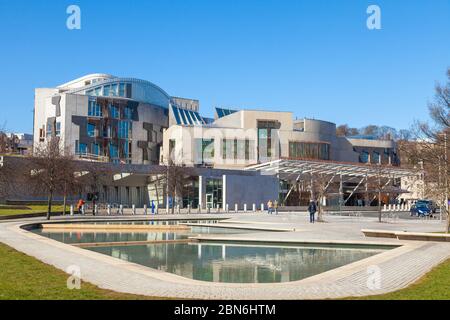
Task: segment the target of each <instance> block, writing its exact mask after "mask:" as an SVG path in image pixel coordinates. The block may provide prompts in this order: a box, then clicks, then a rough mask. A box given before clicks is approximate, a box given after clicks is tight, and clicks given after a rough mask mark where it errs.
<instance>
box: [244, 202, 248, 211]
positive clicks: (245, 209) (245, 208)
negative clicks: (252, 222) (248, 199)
mask: <svg viewBox="0 0 450 320" xmlns="http://www.w3.org/2000/svg"><path fill="white" fill-rule="evenodd" d="M244 212H247V204H246V203H244Z"/></svg>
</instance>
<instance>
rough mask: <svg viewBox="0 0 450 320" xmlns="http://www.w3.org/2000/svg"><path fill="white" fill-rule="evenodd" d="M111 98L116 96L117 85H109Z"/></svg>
mask: <svg viewBox="0 0 450 320" xmlns="http://www.w3.org/2000/svg"><path fill="white" fill-rule="evenodd" d="M110 95H111V96H117V83H114V84H112V85H111V94H110Z"/></svg>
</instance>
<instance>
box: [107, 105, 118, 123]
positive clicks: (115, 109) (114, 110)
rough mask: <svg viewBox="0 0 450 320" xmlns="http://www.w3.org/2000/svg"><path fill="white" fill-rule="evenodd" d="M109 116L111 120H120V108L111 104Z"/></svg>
mask: <svg viewBox="0 0 450 320" xmlns="http://www.w3.org/2000/svg"><path fill="white" fill-rule="evenodd" d="M109 116H110V117H111V118H115V119H118V118H119V108H118V107H116V106H115V105H112V104H110V105H109Z"/></svg>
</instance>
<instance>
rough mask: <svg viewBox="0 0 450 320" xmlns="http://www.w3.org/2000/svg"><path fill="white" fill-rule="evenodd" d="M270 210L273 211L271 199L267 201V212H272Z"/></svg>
mask: <svg viewBox="0 0 450 320" xmlns="http://www.w3.org/2000/svg"><path fill="white" fill-rule="evenodd" d="M272 211H273V202H272V200H269V201H268V202H267V213H268V214H272Z"/></svg>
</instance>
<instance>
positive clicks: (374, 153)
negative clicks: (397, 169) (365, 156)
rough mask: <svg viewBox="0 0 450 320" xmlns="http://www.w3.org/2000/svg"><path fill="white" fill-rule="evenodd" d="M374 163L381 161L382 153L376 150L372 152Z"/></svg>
mask: <svg viewBox="0 0 450 320" xmlns="http://www.w3.org/2000/svg"><path fill="white" fill-rule="evenodd" d="M372 163H380V154H379V153H378V152H376V151H374V152H373V153H372Z"/></svg>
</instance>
